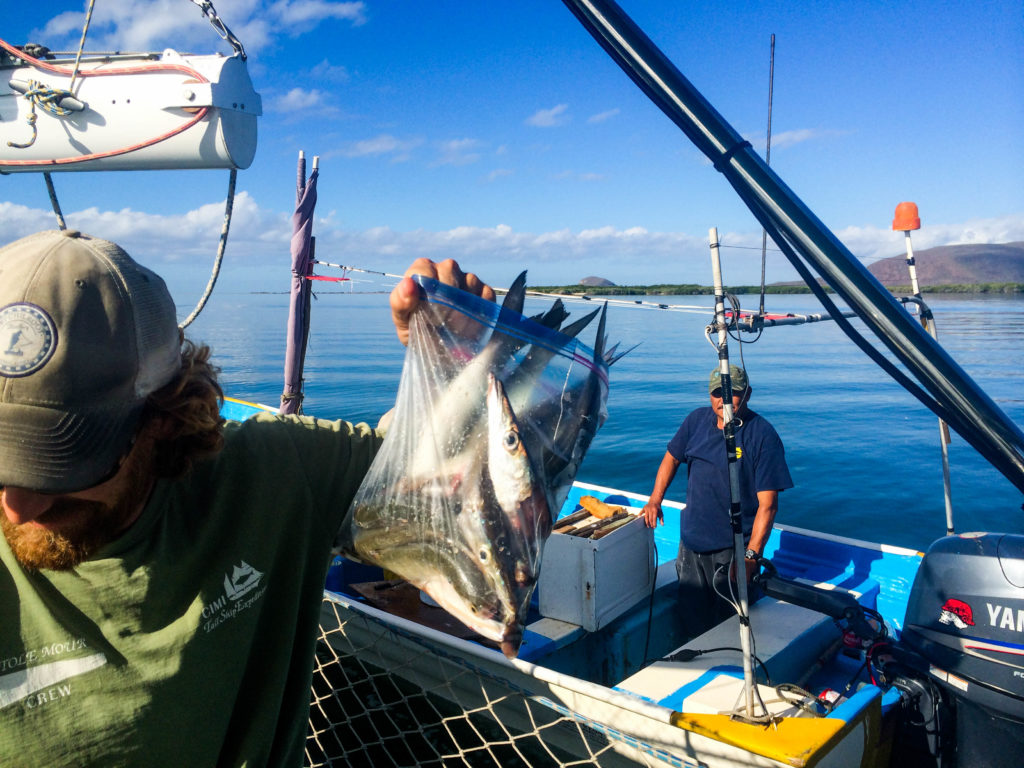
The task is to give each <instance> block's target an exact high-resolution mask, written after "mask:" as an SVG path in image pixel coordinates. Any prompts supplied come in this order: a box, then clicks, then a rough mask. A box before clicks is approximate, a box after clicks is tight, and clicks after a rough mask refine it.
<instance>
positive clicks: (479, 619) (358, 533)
mask: <svg viewBox="0 0 1024 768" xmlns="http://www.w3.org/2000/svg"><path fill="white" fill-rule="evenodd" d="M486 382H487V384H486V394H485V398H484V399H485V409H484V413H485V418H483V419H481V420H480V424H479V428H478V429H475V430H472V435H471V437H470V438H469V439H468V440H467V447H466V449H465V450H464V451H463V452H461V453H460V454H459V455H457V456H455V457H452V458H451V459H450V460H449V461H448V462H447V463H446V466H445V467H444V468H442V469H441V471H440V473H439V476H440V477H444V478H446V479H445V480H444V481H438V482H433V483H430V482H427V483H421V484H418V485H417V484H411V485H407V486H406V487H404V488H402V489H392V490H391V492H390V493H389V494H387V495H388V497H389V498H390V501H389V504H388V506H387V507H382V506H379V505H375V504H373V503H372V502H368V503H363V504H360V505H357V506H356V509H355V510H354V513H353V519H352V531H353V536H352V543H353V547H354V550H355V551H354V554H355V556H356V557H357V558H358V559H360V560H362V561H364V562H371V563H376V564H377V565H380V566H381V567H383V568H386V569H388V570H389V571H393V572H395V573H397V574H399V575H400V576H402V578H404V579H406V580H408V581H409V582H410V583H412V584H414V585H415V586H417V587H419V588H420V589H422V590H423V591H425V592H426V593H427V594H429V595H430V596H431V597H432V598H433V599H434V600H435V601H437V603H438V604H439V605H440V606H441V607H442V608H444V609H445V610H446V611H448V613H450V614H451V615H452V616H454V617H455V618H456V619H458V620H459V621H461V622H462V623H463V624H465V625H466V626H467V627H469V628H471V629H473V630H474V631H476V632H477V633H479V634H480V635H482V636H483V637H486V638H488V639H491V640H493V641H495V642H496V643H498V645H499V647H500V648H501V650H502V652H503V653H504V654H505V655H506V656H509V657H510V658H511V657H514V656H515V655H516V654H517V653H518V651H519V645H520V643H521V642H522V636H523V628H524V623H525V617H526V612H527V610H528V608H529V602H530V595H531V594H532V592H533V589H534V587H535V586H536V583H537V577H538V575H539V572H540V550H541V546H542V545H543V541H544V538H546V536H547V533H548V532H549V530H550V520H551V515H550V512H549V510H548V507H547V501H546V497H545V494H544V492H543V490H542V489H541V488H540V487H539V485H538V484H537V482H536V479H535V474H534V471H533V468H532V464H531V461H530V457H529V455H528V453H527V451H526V447H525V445H524V443H523V440H522V437H521V435H520V433H519V426H518V424H517V423H516V419H515V415H514V414H513V412H512V408H511V406H510V405H509V402H508V398H507V397H506V396H505V392H504V388H503V387H502V385H501V382H500V381H499V380H498V379H497V378H495V377H494V375H493V374H488V375H487V377H486ZM452 478H455V481H454V482H453V480H452Z"/></svg>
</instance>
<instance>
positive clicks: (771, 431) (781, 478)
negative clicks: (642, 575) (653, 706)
mask: <svg viewBox="0 0 1024 768" xmlns="http://www.w3.org/2000/svg"><path fill="white" fill-rule="evenodd" d="M729 373H730V377H731V379H732V407H733V429H734V432H735V437H736V451H737V457H738V461H737V466H738V468H739V476H740V497H741V499H740V507H741V509H742V512H743V537H744V541H745V542H746V553H745V558H746V563H745V565H746V576H747V579H748V581H749V579H750V577H751V576H752V575H753V573H754V570H755V567H756V561H757V558H758V557H760V556H761V553H762V552H763V551H764V546H765V544H766V543H767V541H768V535H769V534H770V533H771V530H772V525H773V523H774V521H775V513H776V512H777V511H778V508H779V492H780V491H782V490H785V489H786V488H792V487H793V481H792V479H791V478H790V476H789V469H788V467H787V466H786V454H785V449H784V448H783V446H782V440H780V439H779V435H778V433H777V432H776V431H775V428H774V427H772V425H771V424H769V423H768V420H767V419H765V418H764V417H762V416H759V415H758V414H757V413H755V412H754V411H752V410H750V409H749V408H748V407H747V403H748V402H749V400H750V394H751V392H752V391H753V389H752V388H751V386H750V382H749V381H748V380H747V373H746V371H744V370H743V369H742V368H740V367H739V366H736V365H732V366H729ZM708 390H709V392H710V394H711V406H710V407H704V408H698V409H697V410H695V411H693V412H692V413H691V414H690V415H689V416H687V417H686V419H684V420H683V423H682V425H681V426H680V427H679V430H678V431H677V432H676V434H675V437H673V438H672V440H671V441H670V442H669V444H668V450H667V451H666V452H665V457H664V458H663V459H662V460H661V466H660V467H659V468H658V474H657V477H656V478H655V481H654V490H653V491H651V496H650V501H648V502H647V504H646V506H644V519H645V521H646V522H647V525H649V526H651V527H654V526H655V525H657V523H658V522H659V521H660V522H662V523H664V518H663V516H662V511H661V502H662V501H663V500H664V498H665V492H666V491H667V490H668V487H669V485H671V483H672V480H673V479H674V478H675V476H676V471H677V470H678V469H679V465H680V464H683V463H684V462H685V463H686V469H687V482H686V507H685V509H684V510H683V512H682V515H681V523H680V528H681V530H680V536H679V555H678V558H677V559H676V573H677V574H678V576H679V588H680V591H681V594H680V599H681V600H682V601H683V602H684V604H685V605H686V606H687V609H688V610H689V611H690V612H691V615H692V616H694V617H695V620H696V621H697V622H698V624H699V625H700V626H701V627H702V629H700V630H699V631H703V629H707V628H709V627H711V626H714V625H715V624H717V623H718V622H720V621H721V620H722V619H724V618H727V617H728V616H729V615H730V614H731V613H732V612H733V609H732V608H731V607H730V605H729V604H728V603H727V602H726V601H725V600H723V599H722V598H721V597H719V595H718V594H716V589H715V585H717V592H719V593H724V594H729V587H728V583H727V581H726V574H727V573H729V570H730V565H731V563H732V555H733V534H732V527H731V526H730V524H729V507H730V504H731V501H732V499H731V494H730V490H729V464H728V459H727V456H726V451H725V438H724V436H723V432H722V430H723V428H724V426H725V422H724V420H723V417H722V394H723V393H722V382H721V374H720V373H719V371H718V369H717V368H716V369H715V370H713V371H712V372H711V379H710V382H709V385H708Z"/></svg>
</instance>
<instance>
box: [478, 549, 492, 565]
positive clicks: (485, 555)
mask: <svg viewBox="0 0 1024 768" xmlns="http://www.w3.org/2000/svg"><path fill="white" fill-rule="evenodd" d="M477 556H478V557H479V558H480V562H481V563H486V562H488V561H489V560H490V559H491V553H490V552H488V551H487V550H486V549H481V550H480V552H478V553H477Z"/></svg>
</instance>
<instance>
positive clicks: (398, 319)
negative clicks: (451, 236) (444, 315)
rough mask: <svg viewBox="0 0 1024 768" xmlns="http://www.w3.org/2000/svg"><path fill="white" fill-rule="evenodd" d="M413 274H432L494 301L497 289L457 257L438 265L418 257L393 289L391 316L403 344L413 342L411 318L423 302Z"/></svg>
mask: <svg viewBox="0 0 1024 768" xmlns="http://www.w3.org/2000/svg"><path fill="white" fill-rule="evenodd" d="M412 275H423V276H425V277H432V278H435V279H436V280H439V281H441V282H442V283H447V284H448V285H453V286H455V287H456V288H461V289H462V290H464V291H469V292H470V293H472V294H474V295H476V296H479V297H480V298H482V299H486V300H487V301H494V289H493V288H491V286H489V285H487V284H486V283H484V282H483V281H482V280H480V278H479V277H477V276H476V275H474V274H473V273H472V272H469V273H466V272H463V271H462V269H461V268H460V267H459V265H458V264H457V263H456V262H455V261H454V260H453V259H445V260H444V261H442V262H440V263H438V264H435V263H434V262H433V261H431V260H430V259H426V258H420V259H416V261H414V262H413V263H412V266H410V267H409V268H408V269H407V270H405V277H403V278H402V279H401V280H400V281H399V283H398V285H396V286H395V287H394V290H392V291H391V319H392V320H393V321H394V323H395V333H397V334H398V340H399V341H401V342H402V343H403V344H408V343H409V317H410V316H411V315H412V313H413V311H415V309H416V307H418V306H419V303H420V294H419V288H418V287H417V285H416V283H414V282H413V281H412V279H411V276H412Z"/></svg>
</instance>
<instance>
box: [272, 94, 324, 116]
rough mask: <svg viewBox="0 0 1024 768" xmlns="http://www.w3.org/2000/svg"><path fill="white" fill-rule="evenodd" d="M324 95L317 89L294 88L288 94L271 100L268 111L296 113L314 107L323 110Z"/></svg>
mask: <svg viewBox="0 0 1024 768" xmlns="http://www.w3.org/2000/svg"><path fill="white" fill-rule="evenodd" d="M323 105H324V94H323V92H322V91H320V90H319V89H317V88H313V89H308V88H292V89H291V90H290V91H288V93H285V94H282V95H280V96H277V97H275V98H272V99H269V101H268V104H267V110H268V111H272V112H296V111H300V110H305V109H312V108H314V107H317V108H321V109H322V108H323Z"/></svg>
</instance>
